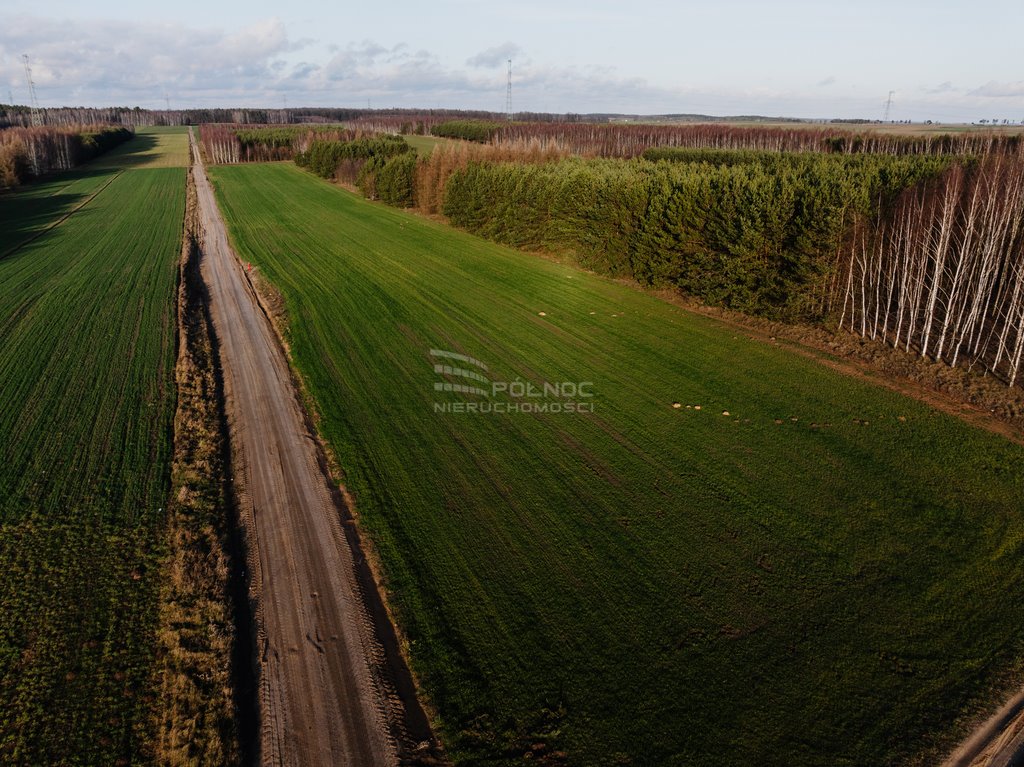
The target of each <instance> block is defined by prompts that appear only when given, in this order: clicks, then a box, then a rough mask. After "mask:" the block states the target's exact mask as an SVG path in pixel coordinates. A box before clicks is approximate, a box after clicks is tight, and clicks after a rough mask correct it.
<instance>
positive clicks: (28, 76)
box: [21, 53, 43, 125]
mask: <svg viewBox="0 0 1024 767" xmlns="http://www.w3.org/2000/svg"><path fill="white" fill-rule="evenodd" d="M21 58H22V59H23V60H24V61H25V80H26V81H28V100H29V108H30V109H31V110H32V124H33V125H42V124H43V116H42V114H40V112H39V99H37V98H36V84H35V83H34V82H32V67H31V66H29V63H28V54H27V53H26V54H24V55H22V57H21Z"/></svg>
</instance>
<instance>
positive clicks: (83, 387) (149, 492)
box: [0, 168, 185, 765]
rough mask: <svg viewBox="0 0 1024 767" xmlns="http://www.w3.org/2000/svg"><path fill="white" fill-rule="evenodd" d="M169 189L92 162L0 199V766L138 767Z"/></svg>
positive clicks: (174, 222) (166, 311)
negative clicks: (120, 766)
mask: <svg viewBox="0 0 1024 767" xmlns="http://www.w3.org/2000/svg"><path fill="white" fill-rule="evenodd" d="M184 191H185V171H184V170H182V169H179V168H162V169H149V170H138V171H133V172H130V173H120V172H119V170H118V169H117V168H112V169H110V170H107V171H98V170H96V169H95V168H94V169H92V170H91V171H88V172H85V171H81V172H77V173H73V174H69V175H68V176H66V177H63V178H61V179H56V180H54V181H50V182H47V183H46V184H41V185H38V186H33V187H29V188H26V189H24V190H20V191H18V192H17V193H15V194H13V195H10V196H7V197H4V198H0V221H5V220H6V221H13V222H15V225H14V226H12V227H11V228H5V227H0V254H5V255H3V257H0V402H2V405H3V406H2V408H0V763H3V764H26V765H44V764H47V765H49V764H61V765H99V764H104V765H115V764H128V763H129V762H131V763H144V762H145V761H146V760H147V755H146V745H145V744H146V743H147V742H148V740H149V738H150V736H151V723H150V722H149V721H148V719H149V716H150V711H151V707H152V701H151V700H149V699H148V696H149V695H150V694H151V693H150V692H149V690H150V687H149V682H150V675H151V673H152V668H153V660H154V658H153V653H154V646H155V639H154V636H153V633H154V631H155V621H156V617H157V616H156V611H157V609H158V602H157V597H158V588H159V583H158V575H159V573H158V568H159V565H160V561H161V550H162V548H163V546H164V543H163V536H162V534H161V533H162V530H163V524H164V517H165V515H164V511H163V509H164V508H165V507H166V505H167V504H166V500H167V493H168V490H169V470H170V457H171V456H170V452H171V438H172V432H171V429H172V417H173V413H174V354H175V333H176V327H175V304H174V296H175V288H176V284H177V261H178V255H179V253H180V238H181V229H182V218H183V215H184ZM92 193H95V196H94V197H92V199H88V196H89V194H92ZM85 200H88V201H87V202H86V204H84V205H82V206H81V207H79V208H78V209H77V210H76V211H75V212H74V213H72V214H71V215H70V216H69V217H67V218H66V219H64V220H63V221H61V222H60V223H58V224H57V225H55V226H53V227H51V228H49V229H48V230H46V231H44V232H43V233H42V234H41V235H40V236H38V237H36V238H35V239H33V240H31V241H26V239H27V238H26V234H31V233H38V232H39V231H41V230H44V229H46V227H47V226H48V225H49V224H53V223H55V222H56V221H57V220H58V219H59V218H61V216H63V215H64V214H65V213H67V212H68V211H69V210H70V209H71V208H74V207H75V206H76V205H77V204H79V203H81V202H83V201H85ZM12 209H13V210H12ZM19 244H20V247H16V246H17V245H19Z"/></svg>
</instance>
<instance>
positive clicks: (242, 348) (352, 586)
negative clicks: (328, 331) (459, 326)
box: [192, 138, 401, 767]
mask: <svg viewBox="0 0 1024 767" xmlns="http://www.w3.org/2000/svg"><path fill="white" fill-rule="evenodd" d="M193 157H194V158H195V159H194V162H193V170H192V172H193V175H194V178H195V182H196V188H197V192H198V195H199V209H200V218H201V225H202V231H203V233H204V241H203V247H202V250H203V257H202V261H201V270H202V276H203V280H204V282H205V283H206V286H207V289H208V291H209V296H210V312H211V316H212V318H213V324H214V330H215V333H216V336H217V340H218V346H219V350H220V355H221V365H222V369H223V376H224V389H225V399H226V405H227V412H228V431H229V436H230V439H231V445H232V456H233V463H234V483H235V488H234V489H235V496H236V500H237V503H238V505H239V513H240V518H241V520H242V524H243V527H244V530H245V536H246V549H247V552H246V555H247V562H248V574H249V591H250V597H251V599H252V601H253V603H254V616H255V623H256V643H257V647H256V648H255V657H256V658H257V659H258V660H257V664H258V669H257V675H258V689H259V692H258V697H259V714H260V720H261V721H260V744H259V761H260V763H261V764H268V765H302V766H303V767H314V766H315V765H331V767H333V766H334V765H368V766H369V765H397V764H398V763H399V751H400V748H401V744H400V743H399V742H398V739H397V738H396V735H395V733H396V732H401V722H396V718H400V713H401V712H396V711H395V706H394V705H393V704H392V703H389V701H392V700H393V698H394V695H393V693H392V691H391V690H390V689H389V687H390V685H389V683H388V679H387V674H386V673H385V671H384V670H383V668H382V665H383V663H382V659H383V657H384V651H383V649H382V647H381V644H380V641H379V640H378V638H377V636H376V633H375V631H374V626H373V624H372V622H371V620H370V618H369V616H368V614H367V609H366V606H365V602H364V594H363V593H362V590H361V586H360V582H359V580H358V579H357V576H356V562H355V559H354V554H353V551H352V548H351V547H350V545H349V542H348V539H347V538H346V535H345V531H344V530H343V528H342V521H341V520H342V513H341V512H342V510H341V509H339V507H338V505H337V500H336V499H337V494H336V490H335V489H334V488H332V486H331V485H330V483H329V480H328V478H327V476H326V474H325V473H324V472H323V470H322V468H321V462H320V460H319V458H318V455H317V452H316V451H317V443H316V441H315V439H312V438H311V434H310V432H309V427H308V421H307V419H306V417H305V413H304V411H303V409H302V405H301V403H300V401H299V398H298V395H297V393H296V390H295V387H294V385H293V381H292V378H291V373H290V370H289V368H288V363H287V360H286V358H285V355H284V351H283V349H282V348H281V346H280V344H279V343H278V341H277V337H276V336H275V335H274V331H273V329H272V328H271V326H270V323H269V321H268V319H267V318H266V316H265V315H264V314H263V312H262V311H261V309H260V308H259V305H258V303H257V300H256V297H255V295H254V294H253V292H252V288H251V286H250V285H249V282H248V280H246V279H245V276H244V275H243V273H242V268H241V265H240V263H239V262H238V260H237V259H236V258H235V256H234V254H233V253H232V251H231V249H230V247H229V245H228V241H227V236H226V232H225V229H224V225H223V222H222V221H221V219H220V216H219V213H218V212H217V207H216V202H215V200H214V197H213V192H212V189H211V187H210V184H209V182H208V180H207V178H206V173H205V170H204V169H203V166H202V164H201V161H200V160H199V158H198V152H197V151H196V147H195V144H194V138H193Z"/></svg>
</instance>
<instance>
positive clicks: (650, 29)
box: [0, 0, 1024, 122]
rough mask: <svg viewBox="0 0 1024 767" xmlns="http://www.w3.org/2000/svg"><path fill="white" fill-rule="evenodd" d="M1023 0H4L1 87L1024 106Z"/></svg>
mask: <svg viewBox="0 0 1024 767" xmlns="http://www.w3.org/2000/svg"><path fill="white" fill-rule="evenodd" d="M1022 30H1024V0H1013V1H1011V0H1006V1H1004V0H972V2H970V3H968V2H967V1H966V0H958V1H957V2H952V1H950V0H929V1H927V2H924V1H920V0H884V1H883V0H857V1H856V2H852V1H850V0H847V1H846V2H841V3H830V2H828V0H772V1H770V2H769V1H766V0H706V2H699V3H698V2H689V1H686V0H684V1H682V2H655V1H654V0H631V1H630V2H626V1H625V0H619V1H618V2H606V0H586V1H584V0H546V1H543V0H524V1H521V2H520V1H516V0H510V1H509V2H504V3H503V2H494V0H488V2H476V1H475V0H418V1H415V2H414V1H410V0H376V1H374V0H361V1H360V2H353V1H352V0H331V1H327V0H297V1H296V2H286V1H285V0H273V2H270V1H269V0H246V2H234V1H231V2H222V1H221V0H216V1H215V0H175V2H173V3H170V2H161V3H149V2H140V0H133V2H130V3H128V2H116V1H115V0H89V1H88V2H81V1H80V0H0V89H2V90H0V101H3V102H5V101H8V99H9V95H13V97H14V100H15V101H16V102H17V103H27V101H28V93H27V87H26V84H25V73H24V70H23V68H22V61H21V55H22V54H23V53H28V54H29V55H30V56H31V62H32V68H33V76H34V80H35V83H36V91H37V94H38V97H39V103H40V104H41V105H42V106H59V105H83V106H108V105H128V106H135V105H138V106H143V107H162V106H164V105H165V103H166V101H165V100H167V99H169V101H170V104H171V106H172V107H175V108H181V107H193V106H267V107H279V106H282V105H284V104H285V102H286V100H287V104H288V105H289V106H293V107H294V106H351V107H365V106H366V105H367V104H368V103H369V104H370V105H371V106H373V107H374V108H381V107H391V106H399V107H449V108H464V109H489V110H494V111H503V110H504V105H505V80H506V71H505V68H506V63H505V62H506V59H508V58H511V59H513V102H514V103H513V108H514V109H515V110H517V111H518V110H529V111H550V112H627V113H646V114H659V113H670V112H686V113H704V114H714V115H727V114H755V113H756V114H765V115H787V116H795V117H863V118H876V119H877V118H881V117H882V114H883V111H884V102H885V100H886V97H887V95H888V93H889V91H890V90H892V91H895V92H896V93H895V97H894V101H893V107H892V112H891V117H892V118H893V119H914V120H924V119H933V120H941V121H973V120H978V119H982V118H985V119H993V118H995V119H1000V120H1002V119H1004V118H1005V119H1010V120H1013V121H1018V122H1019V121H1024V44H1022V43H1021V33H1022Z"/></svg>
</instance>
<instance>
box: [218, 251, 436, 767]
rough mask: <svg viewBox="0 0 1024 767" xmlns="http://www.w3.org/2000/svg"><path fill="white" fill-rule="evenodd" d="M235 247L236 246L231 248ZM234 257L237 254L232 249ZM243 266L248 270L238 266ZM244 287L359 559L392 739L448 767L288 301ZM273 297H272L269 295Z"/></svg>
mask: <svg viewBox="0 0 1024 767" xmlns="http://www.w3.org/2000/svg"><path fill="white" fill-rule="evenodd" d="M232 245H233V244H232ZM232 250H233V251H234V253H235V255H236V257H237V254H238V250H237V249H236V248H234V247H232ZM239 266H240V267H242V266H244V265H243V264H241V262H239ZM242 273H243V275H244V276H245V281H246V283H247V285H248V288H249V290H250V291H251V293H252V295H253V297H254V298H255V300H256V304H257V306H259V308H260V311H261V312H262V313H263V315H264V316H265V317H266V318H267V321H268V322H269V323H270V326H271V327H272V328H273V330H274V337H275V338H276V340H277V343H278V344H279V346H280V348H281V351H282V353H283V354H284V356H285V359H287V360H288V370H289V374H290V376H291V379H292V385H293V386H294V387H295V391H296V393H297V394H298V398H299V400H300V404H301V406H302V414H303V417H304V418H305V421H306V429H307V432H308V433H309V436H310V439H312V440H313V442H315V444H316V447H317V459H318V461H319V464H320V469H321V471H322V472H323V474H324V476H325V477H326V478H328V479H329V482H328V484H329V486H330V490H331V494H332V495H334V496H335V501H336V504H337V506H338V508H339V509H341V510H342V522H343V529H344V532H345V537H346V538H347V539H348V542H349V546H351V547H352V550H353V552H356V553H358V554H361V555H362V556H361V557H357V558H356V563H355V564H356V577H357V581H358V584H359V588H360V592H361V593H362V597H363V601H364V603H365V605H366V609H367V614H368V616H369V618H370V621H371V623H372V625H373V627H374V631H375V633H376V634H377V637H378V641H380V643H381V645H382V646H383V648H384V666H385V668H386V672H387V676H388V678H387V682H388V683H389V686H390V687H391V689H392V691H393V693H394V694H395V695H396V696H397V699H394V700H389V701H388V703H389V707H390V708H392V715H391V716H389V717H388V719H389V722H390V723H391V725H392V727H393V728H394V731H393V735H394V736H395V738H396V740H397V742H398V743H399V744H401V746H402V747H403V752H404V753H402V754H400V757H399V758H400V763H401V764H402V765H403V766H404V765H416V766H418V767H435V766H436V767H442V766H446V765H449V764H450V762H449V761H448V760H447V758H446V756H445V754H444V747H443V744H442V743H441V742H440V740H439V739H438V736H437V735H436V731H437V728H436V727H435V726H434V722H436V721H437V713H436V711H435V710H434V709H433V707H432V706H431V705H430V702H429V699H428V698H427V697H426V693H425V691H424V689H423V686H422V685H421V684H420V682H419V680H418V679H417V678H416V676H415V674H414V673H413V671H412V664H411V658H410V655H409V641H408V639H407V637H406V636H405V634H404V633H403V632H402V631H401V628H400V627H399V623H398V621H397V620H396V616H395V614H394V612H393V610H392V608H391V604H390V602H389V600H388V596H387V589H386V587H385V585H384V578H383V575H382V573H383V569H382V567H381V564H380V559H379V557H378V556H377V553H376V551H375V550H374V548H373V544H372V542H371V540H370V538H369V536H364V535H362V533H361V531H360V530H359V515H358V512H357V509H356V504H355V498H354V497H353V496H352V494H351V493H349V491H348V490H347V488H346V487H345V484H344V481H343V480H344V472H343V471H342V469H341V466H340V463H339V462H338V460H337V458H336V456H335V455H334V453H333V451H332V450H331V449H330V447H329V446H328V445H327V442H326V441H325V440H324V438H323V435H321V434H320V429H319V423H320V420H321V415H320V412H319V410H318V408H317V407H316V401H315V400H314V399H313V397H312V395H311V394H310V393H309V389H308V387H307V386H306V382H305V380H304V379H303V378H302V374H301V373H300V372H299V370H298V368H297V366H296V365H295V363H294V361H293V360H292V353H291V347H290V346H289V344H288V342H287V339H286V338H285V334H284V328H285V327H287V312H286V310H285V308H284V301H283V299H281V298H280V297H279V296H277V295H276V294H274V293H273V291H276V288H274V287H273V284H272V283H270V282H269V281H268V280H266V278H264V277H263V276H262V275H261V274H259V273H258V270H257V272H256V279H254V278H253V272H251V271H249V270H248V269H244V268H243V269H242ZM268 294H269V295H268Z"/></svg>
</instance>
